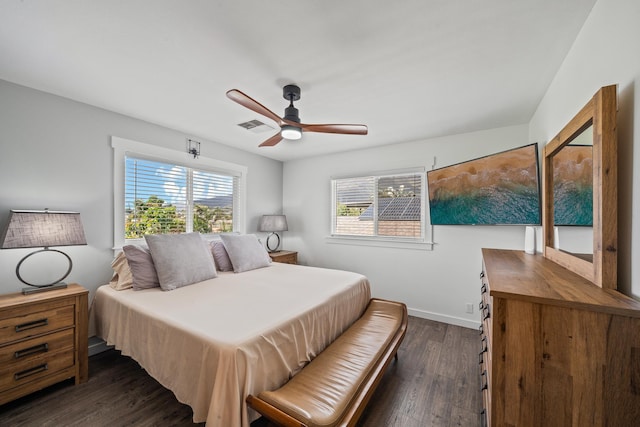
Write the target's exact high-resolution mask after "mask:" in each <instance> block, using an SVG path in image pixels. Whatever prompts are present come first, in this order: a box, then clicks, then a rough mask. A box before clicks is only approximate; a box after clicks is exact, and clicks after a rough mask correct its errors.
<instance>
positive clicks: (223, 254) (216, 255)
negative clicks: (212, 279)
mask: <svg viewBox="0 0 640 427" xmlns="http://www.w3.org/2000/svg"><path fill="white" fill-rule="evenodd" d="M210 245H211V254H213V260H214V261H215V263H216V270H218V271H233V265H232V264H231V260H230V259H229V254H228V253H227V250H226V249H225V248H224V243H222V240H214V241H212V242H211V243H210Z"/></svg>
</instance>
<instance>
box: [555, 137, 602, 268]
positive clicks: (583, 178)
mask: <svg viewBox="0 0 640 427" xmlns="http://www.w3.org/2000/svg"><path fill="white" fill-rule="evenodd" d="M553 201H554V203H553V208H554V209H553V210H554V214H553V225H554V227H555V229H554V233H555V235H554V237H555V243H554V248H556V249H558V248H559V249H562V250H563V251H565V252H570V253H573V254H574V255H576V256H581V257H583V258H584V257H587V258H589V257H588V256H587V254H592V253H593V126H589V127H588V128H587V129H585V130H584V131H582V132H581V133H580V134H578V135H577V136H576V138H575V139H574V140H572V141H571V142H570V143H569V144H568V145H565V146H564V147H562V149H560V150H559V151H558V152H557V153H556V154H555V155H554V156H553Z"/></svg>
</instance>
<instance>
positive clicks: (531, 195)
mask: <svg viewBox="0 0 640 427" xmlns="http://www.w3.org/2000/svg"><path fill="white" fill-rule="evenodd" d="M427 183H428V186H429V213H430V216H431V224H433V225H539V224H540V223H541V214H540V205H541V203H540V179H539V161H538V144H530V145H525V146H523V147H519V148H515V149H511V150H507V151H503V152H500V153H497V154H493V155H489V156H485V157H481V158H479V159H474V160H470V161H467V162H463V163H458V164H455V165H451V166H446V167H443V168H440V169H434V170H431V171H428V172H427Z"/></svg>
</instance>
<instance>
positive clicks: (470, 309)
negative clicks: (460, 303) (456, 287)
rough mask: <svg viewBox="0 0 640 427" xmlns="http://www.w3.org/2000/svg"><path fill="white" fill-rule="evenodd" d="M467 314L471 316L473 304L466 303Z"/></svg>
mask: <svg viewBox="0 0 640 427" xmlns="http://www.w3.org/2000/svg"><path fill="white" fill-rule="evenodd" d="M467 313H469V314H473V304H471V303H467Z"/></svg>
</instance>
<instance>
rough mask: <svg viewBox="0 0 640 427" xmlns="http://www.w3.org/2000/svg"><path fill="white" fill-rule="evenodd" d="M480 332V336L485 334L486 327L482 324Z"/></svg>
mask: <svg viewBox="0 0 640 427" xmlns="http://www.w3.org/2000/svg"><path fill="white" fill-rule="evenodd" d="M478 332H480V335H482V334H484V325H483V324H482V323H481V324H480V327H479V328H478Z"/></svg>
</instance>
